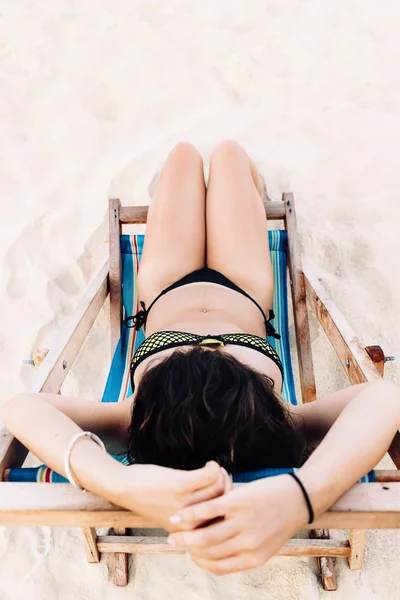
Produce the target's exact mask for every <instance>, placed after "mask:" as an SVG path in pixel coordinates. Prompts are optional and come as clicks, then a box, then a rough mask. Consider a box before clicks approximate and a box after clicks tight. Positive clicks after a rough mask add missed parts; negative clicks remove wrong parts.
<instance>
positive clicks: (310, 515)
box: [288, 473, 314, 525]
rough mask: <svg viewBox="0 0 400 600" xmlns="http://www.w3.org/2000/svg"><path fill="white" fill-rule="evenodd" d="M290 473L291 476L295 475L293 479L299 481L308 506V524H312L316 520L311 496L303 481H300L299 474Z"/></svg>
mask: <svg viewBox="0 0 400 600" xmlns="http://www.w3.org/2000/svg"><path fill="white" fill-rule="evenodd" d="M288 475H290V476H291V477H293V479H294V480H295V481H297V483H298V484H299V486H300V489H301V491H302V492H303V496H304V500H305V501H306V504H307V508H308V524H309V525H310V523H312V522H313V521H314V511H313V507H312V506H311V502H310V498H309V497H308V494H307V491H306V488H305V487H304V485H303V484H302V482H301V481H300V479H299V478H298V477H297V475H296V474H295V473H288Z"/></svg>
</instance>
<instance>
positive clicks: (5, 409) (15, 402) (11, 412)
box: [0, 392, 34, 428]
mask: <svg viewBox="0 0 400 600" xmlns="http://www.w3.org/2000/svg"><path fill="white" fill-rule="evenodd" d="M32 396H34V394H27V393H23V392H22V393H20V394H17V395H16V396H12V397H11V398H9V399H8V400H6V401H5V402H3V403H2V404H1V406H0V421H1V422H2V423H3V424H4V425H5V426H6V427H7V428H9V425H11V424H12V423H13V422H14V419H15V418H16V417H17V418H18V416H19V415H22V414H23V413H24V407H25V406H26V403H27V402H28V401H29V402H31V401H32Z"/></svg>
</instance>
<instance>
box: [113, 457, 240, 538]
mask: <svg viewBox="0 0 400 600" xmlns="http://www.w3.org/2000/svg"><path fill="white" fill-rule="evenodd" d="M121 474H122V473H121ZM122 475H123V481H121V485H120V486H117V487H118V492H117V494H116V495H114V497H113V499H112V501H113V502H115V503H116V504H119V505H120V506H123V507H124V508H128V509H129V510H133V511H135V512H138V513H140V514H141V515H145V516H147V517H150V518H151V519H152V520H154V521H155V523H157V524H158V525H159V526H160V527H164V528H165V529H168V530H171V528H172V524H171V522H170V517H171V515H173V514H174V513H175V512H177V511H178V510H180V509H182V508H184V507H186V506H190V505H191V504H198V503H201V502H204V501H206V500H210V499H212V498H217V497H218V496H221V494H223V493H224V492H225V491H227V490H229V489H230V487H231V480H230V478H229V477H228V475H227V473H226V471H225V470H224V469H221V467H220V466H219V465H218V464H217V463H216V462H214V461H211V462H209V463H207V464H206V465H205V466H204V467H203V468H201V469H196V470H194V471H180V470H178V469H169V468H167V467H159V466H156V465H143V464H135V465H131V466H129V467H125V470H124V473H123V474H122Z"/></svg>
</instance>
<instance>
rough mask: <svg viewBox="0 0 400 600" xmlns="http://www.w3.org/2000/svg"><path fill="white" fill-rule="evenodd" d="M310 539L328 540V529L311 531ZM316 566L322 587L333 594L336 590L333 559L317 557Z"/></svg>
mask: <svg viewBox="0 0 400 600" xmlns="http://www.w3.org/2000/svg"><path fill="white" fill-rule="evenodd" d="M310 538H312V539H320V540H328V539H329V530H328V529H312V530H311V531H310ZM317 564H318V567H319V570H320V573H321V581H322V587H323V588H324V590H327V591H328V592H334V591H335V590H336V589H337V583H336V575H335V570H334V564H333V558H332V557H331V556H318V558H317Z"/></svg>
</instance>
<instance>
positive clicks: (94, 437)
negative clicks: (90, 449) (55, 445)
mask: <svg viewBox="0 0 400 600" xmlns="http://www.w3.org/2000/svg"><path fill="white" fill-rule="evenodd" d="M83 437H88V438H90V439H91V440H93V441H94V442H96V444H97V445H98V446H100V448H102V449H103V450H104V451H105V450H106V447H105V445H104V443H103V442H102V441H101V439H100V438H99V437H98V436H97V435H96V434H95V433H92V432H91V431H80V432H79V433H77V434H76V435H74V437H73V438H71V440H70V442H69V444H68V446H67V449H66V451H65V456H64V470H65V473H66V475H67V479H68V481H69V482H70V483H71V484H72V485H73V486H74V487H76V488H78V490H81V491H82V492H86V490H85V489H84V488H81V486H80V485H79V484H78V483H77V482H76V479H75V477H74V476H73V475H72V471H71V465H70V461H71V453H72V450H73V448H74V446H75V444H76V442H77V441H78V440H79V438H83Z"/></svg>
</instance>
